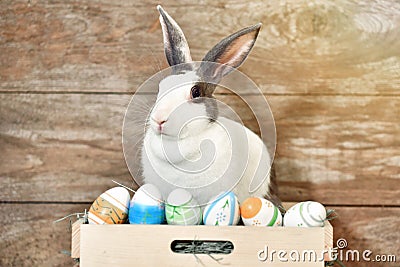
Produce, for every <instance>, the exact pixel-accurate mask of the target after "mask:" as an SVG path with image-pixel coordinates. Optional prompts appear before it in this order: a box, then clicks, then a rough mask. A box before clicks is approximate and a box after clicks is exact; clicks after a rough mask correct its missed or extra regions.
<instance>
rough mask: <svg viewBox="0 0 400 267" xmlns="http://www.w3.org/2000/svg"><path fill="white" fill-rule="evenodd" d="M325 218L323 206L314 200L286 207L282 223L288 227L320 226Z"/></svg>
mask: <svg viewBox="0 0 400 267" xmlns="http://www.w3.org/2000/svg"><path fill="white" fill-rule="evenodd" d="M325 220H326V209H325V207H324V206H323V205H322V204H321V203H318V202H315V201H306V202H300V203H297V204H296V205H294V206H293V207H291V208H290V209H288V211H287V212H286V213H285V216H284V217H283V225H284V226H288V227H322V226H324V224H325Z"/></svg>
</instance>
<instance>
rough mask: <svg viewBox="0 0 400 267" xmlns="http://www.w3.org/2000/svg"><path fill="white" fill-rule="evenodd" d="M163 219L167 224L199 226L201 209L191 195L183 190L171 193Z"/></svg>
mask: <svg viewBox="0 0 400 267" xmlns="http://www.w3.org/2000/svg"><path fill="white" fill-rule="evenodd" d="M165 217H166V219H167V223H168V224H177V225H197V224H200V223H201V221H202V219H201V209H200V206H199V205H198V203H197V201H196V200H195V199H194V198H193V196H192V194H191V193H190V192H188V191H186V190H185V189H181V188H177V189H175V190H174V191H172V192H171V193H170V194H169V196H168V198H167V204H166V206H165Z"/></svg>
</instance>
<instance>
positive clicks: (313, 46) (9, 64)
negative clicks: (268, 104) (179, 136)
mask: <svg viewBox="0 0 400 267" xmlns="http://www.w3.org/2000/svg"><path fill="white" fill-rule="evenodd" d="M158 3H159V1H146V2H144V1H124V0H117V1H112V2H110V1H87V0H85V1H51V2H48V1H1V3H0V51H1V53H0V63H1V64H0V90H1V91H18V92H22V91H25V92H26V91H29V92H31V91H47V92H55V91H74V92H81V91H98V92H133V91H135V90H136V88H137V86H138V85H139V84H140V83H141V82H143V81H145V80H146V79H147V78H148V77H150V76H151V75H152V74H154V72H156V71H157V70H158V69H160V68H161V67H165V65H166V64H165V59H164V56H163V48H162V35H161V30H160V27H159V25H158V23H157V19H158V15H157V11H156V9H155V6H156V4H158ZM162 3H163V5H164V6H165V8H166V9H167V10H168V11H169V12H170V13H171V14H172V15H173V16H174V17H176V18H177V20H178V23H179V24H180V25H181V26H182V28H183V30H184V32H185V33H186V36H187V39H188V41H189V43H190V46H191V48H192V54H193V57H194V59H196V60H201V58H202V56H203V55H204V54H205V53H206V51H208V49H210V48H211V47H212V46H213V45H214V44H215V43H216V42H218V41H219V40H220V39H222V38H223V37H225V36H227V35H228V34H230V33H233V32H235V31H237V30H238V29H240V28H242V27H245V26H249V25H251V24H255V23H257V22H263V24H264V26H263V28H262V31H261V33H260V35H259V38H258V41H257V43H256V46H255V49H254V51H253V52H252V54H251V56H250V57H249V59H248V60H247V62H246V63H245V64H244V66H243V67H242V71H243V72H245V73H246V74H247V75H249V76H250V77H251V78H253V79H254V81H255V82H256V83H257V84H259V86H260V87H261V88H262V90H263V91H264V92H265V93H271V94H341V95H349V94H351V95H353V94H361V95H365V94H367V95H399V94H400V90H399V89H400V75H399V68H400V30H399V29H400V16H399V14H400V3H399V2H398V1H395V0H392V1H368V2H357V1H355V2H350V1H341V2H331V1H329V0H318V1H313V2H309V1H306V0H304V1H297V0H290V1H284V2H282V1H268V2H265V1H261V0H258V1H253V2H251V3H247V2H246V1H236V0H235V1H229V2H227V1H223V0H220V1H200V2H193V1H188V0H180V1H172V0H168V1H162Z"/></svg>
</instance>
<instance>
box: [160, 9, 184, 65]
mask: <svg viewBox="0 0 400 267" xmlns="http://www.w3.org/2000/svg"><path fill="white" fill-rule="evenodd" d="M157 9H158V11H159V12H160V23H161V27H162V31H163V37H164V49H165V55H166V57H167V60H168V64H169V65H170V66H175V65H178V64H181V63H189V62H192V57H191V56H190V51H189V46H188V43H187V41H186V38H185V35H184V34H183V32H182V30H181V28H180V27H179V25H178V24H177V23H176V22H175V20H174V19H173V18H171V16H170V15H168V13H167V12H165V10H164V9H163V8H162V7H161V6H160V5H158V6H157Z"/></svg>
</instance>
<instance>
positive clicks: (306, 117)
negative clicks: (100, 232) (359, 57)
mask: <svg viewBox="0 0 400 267" xmlns="http://www.w3.org/2000/svg"><path fill="white" fill-rule="evenodd" d="M218 98H219V99H220V100H222V101H223V102H225V103H227V104H228V105H230V106H232V107H233V108H234V109H235V110H236V112H237V113H238V114H240V116H241V117H242V119H243V121H244V123H245V125H247V126H249V127H250V128H251V129H253V130H257V124H256V122H255V121H254V120H253V116H252V114H251V113H250V112H249V109H248V108H246V107H245V106H243V105H242V104H240V101H238V99H236V98H235V97H233V96H229V95H219V96H218ZM267 98H268V100H269V102H270V104H271V108H272V112H273V114H274V116H275V120H276V125H277V133H278V140H277V141H278V142H277V144H278V149H277V154H276V172H277V177H278V182H279V185H280V195H281V197H282V199H283V200H285V201H300V200H308V199H315V200H319V201H321V202H323V203H325V204H368V205H374V204H381V205H399V204H400V202H399V199H400V197H399V196H400V188H399V186H398V179H399V178H400V177H399V172H398V170H399V161H398V160H399V159H398V147H399V145H400V139H399V138H400V134H399V133H400V126H399V124H398V118H399V117H400V109H399V107H400V99H399V98H395V97H369V96H365V97H341V96H309V97H301V96H291V97H289V96H284V97H283V96H267ZM129 99H130V96H129V95H102V94H93V95H90V94H89V95H88V94H84V95H80V94H78V95H76V94H62V95H47V94H22V95H21V94H0V100H1V102H2V105H1V106H0V122H1V124H0V143H1V148H2V151H3V153H2V154H1V155H0V170H1V171H0V177H1V179H0V184H1V187H2V188H3V190H1V192H0V199H1V200H3V201H92V200H93V199H95V198H96V197H97V196H98V195H99V194H100V193H102V192H103V191H104V190H105V189H107V188H109V187H110V186H112V185H114V184H113V183H112V182H111V179H116V180H118V181H120V182H123V183H126V184H127V185H131V186H133V184H132V178H131V176H130V174H129V172H128V170H127V167H126V164H125V162H124V157H123V153H122V147H121V128H122V121H123V116H124V112H125V109H126V106H127V105H128V102H129ZM381 107H387V108H386V109H382V108H381ZM256 112H258V111H256Z"/></svg>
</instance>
